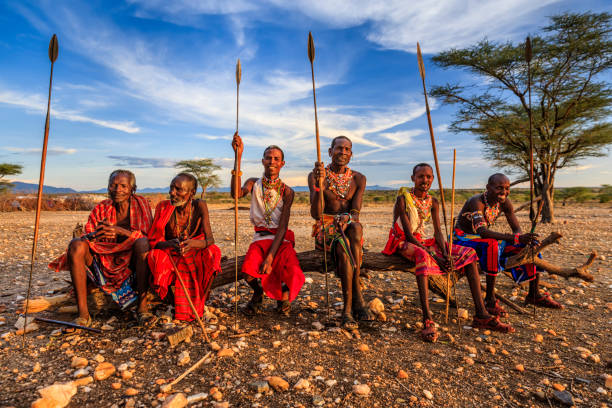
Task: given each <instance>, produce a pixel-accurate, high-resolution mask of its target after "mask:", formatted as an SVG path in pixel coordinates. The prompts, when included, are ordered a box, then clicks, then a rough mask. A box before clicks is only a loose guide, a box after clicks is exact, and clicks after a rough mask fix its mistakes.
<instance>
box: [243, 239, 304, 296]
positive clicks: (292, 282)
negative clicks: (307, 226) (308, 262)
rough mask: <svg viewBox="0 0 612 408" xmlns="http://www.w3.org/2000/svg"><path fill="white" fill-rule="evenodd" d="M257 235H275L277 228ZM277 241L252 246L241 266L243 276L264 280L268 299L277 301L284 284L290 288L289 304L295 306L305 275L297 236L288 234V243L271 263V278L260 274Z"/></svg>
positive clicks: (261, 241) (261, 240)
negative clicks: (296, 242) (297, 246)
mask: <svg viewBox="0 0 612 408" xmlns="http://www.w3.org/2000/svg"><path fill="white" fill-rule="evenodd" d="M255 231H268V232H270V233H272V234H276V228H260V227H255ZM273 241H274V239H260V240H258V241H255V242H252V243H251V245H250V246H249V250H248V251H247V253H246V256H245V257H244V262H243V263H242V272H244V273H246V274H248V275H251V276H252V277H254V278H259V279H261V286H262V287H263V290H264V292H265V293H266V295H268V297H270V298H272V299H276V300H282V298H283V283H284V284H285V285H287V288H289V301H290V302H292V301H293V300H294V299H295V298H296V297H297V295H298V293H300V289H302V286H303V285H304V280H305V278H304V273H303V272H302V268H300V262H299V261H298V259H297V254H296V253H295V249H293V247H294V245H295V235H294V234H293V231H291V230H287V232H286V233H285V239H284V240H283V242H282V243H281V245H280V247H278V251H276V254H275V255H274V260H273V261H272V272H271V273H270V274H268V275H264V274H261V273H259V268H260V267H261V264H262V263H263V261H264V259H265V258H266V255H267V254H268V251H269V250H270V247H271V246H272V242H273Z"/></svg>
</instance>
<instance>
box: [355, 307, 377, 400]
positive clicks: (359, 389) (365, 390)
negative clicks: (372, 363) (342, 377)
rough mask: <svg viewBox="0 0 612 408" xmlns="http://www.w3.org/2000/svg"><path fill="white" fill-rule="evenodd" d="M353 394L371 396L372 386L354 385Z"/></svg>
mask: <svg viewBox="0 0 612 408" xmlns="http://www.w3.org/2000/svg"><path fill="white" fill-rule="evenodd" d="M381 303H382V302H381ZM353 393H354V394H355V395H359V396H360V397H367V396H368V395H370V386H369V385H368V384H355V385H353Z"/></svg>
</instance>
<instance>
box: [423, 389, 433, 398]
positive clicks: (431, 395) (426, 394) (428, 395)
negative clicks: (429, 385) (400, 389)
mask: <svg viewBox="0 0 612 408" xmlns="http://www.w3.org/2000/svg"><path fill="white" fill-rule="evenodd" d="M423 395H424V396H425V398H427V399H428V400H432V399H433V394H432V393H431V391H428V390H423Z"/></svg>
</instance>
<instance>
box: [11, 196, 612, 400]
mask: <svg viewBox="0 0 612 408" xmlns="http://www.w3.org/2000/svg"><path fill="white" fill-rule="evenodd" d="M390 214H391V206H389V205H387V206H370V207H366V208H364V209H363V211H362V221H363V223H364V224H365V241H366V243H365V246H366V248H367V249H368V250H370V251H380V250H381V249H382V247H383V245H384V243H385V241H386V238H387V233H388V228H389V224H390V222H391V215H390ZM86 217H87V213H85V212H52V213H51V212H46V213H43V215H42V220H41V235H40V242H39V250H38V261H37V263H36V267H35V271H34V276H33V287H32V290H33V294H34V295H43V294H50V293H53V292H54V291H57V290H58V289H61V288H64V287H66V280H69V274H68V273H67V272H63V273H61V274H56V273H54V272H52V271H50V270H48V269H47V268H46V263H47V262H48V261H50V260H51V259H53V258H54V257H55V256H57V255H59V254H60V253H61V252H62V251H63V250H64V249H65V247H66V245H67V243H68V241H69V240H70V238H71V234H72V232H71V231H72V228H73V227H74V225H75V224H76V223H77V222H84V221H85V220H86ZM240 217H241V221H240V231H242V235H241V236H240V240H239V251H238V252H239V253H240V254H243V253H244V252H245V251H246V249H247V247H248V244H249V242H250V239H251V227H250V224H249V220H248V212H247V211H240ZM519 218H520V221H521V222H522V223H523V225H524V229H527V218H526V214H525V213H522V214H521V216H520V217H519ZM33 219H34V214H33V213H0V334H4V333H9V332H14V330H15V329H14V327H13V325H14V323H15V321H16V318H17V315H16V312H15V311H16V309H17V307H18V305H19V304H20V303H21V300H20V299H21V297H23V296H25V292H26V286H27V276H28V272H29V256H30V255H29V254H30V251H31V235H32V231H33V227H32V224H33ZM500 221H501V225H502V226H503V222H504V221H503V220H500ZM211 223H212V225H213V232H214V234H215V239H216V241H217V244H218V245H219V246H220V248H221V251H222V253H223V254H224V255H228V256H229V257H232V256H233V253H234V248H233V211H232V210H231V209H230V208H228V206H227V205H213V206H211ZM311 224H312V222H311V219H310V217H309V213H308V208H307V207H305V206H299V207H297V208H294V210H293V213H292V220H291V225H290V228H292V229H293V230H294V232H295V234H296V249H297V250H298V251H305V250H310V249H313V244H312V240H311V238H310V231H311ZM610 225H612V210H611V209H610V207H609V206H598V205H589V206H586V205H585V206H571V207H561V206H559V207H558V208H557V223H556V224H555V225H543V226H541V227H539V232H540V233H541V234H543V235H544V234H546V233H548V232H551V231H554V230H558V231H560V232H562V233H563V234H564V235H565V238H564V239H563V240H562V245H556V246H555V247H552V248H550V249H548V250H547V251H545V253H544V256H545V257H546V258H547V259H549V260H551V261H553V262H555V263H558V264H564V265H577V264H580V263H582V262H584V260H585V259H586V257H587V255H588V254H589V253H590V250H591V249H595V250H597V251H598V253H599V255H600V257H599V258H598V260H597V261H596V263H595V264H594V265H593V268H592V272H593V273H594V275H595V277H596V281H595V282H594V283H590V284H589V283H584V282H581V281H578V280H575V279H572V280H570V281H565V280H562V279H555V277H554V276H553V277H551V276H548V275H546V274H544V276H543V282H544V283H545V284H546V286H547V287H548V288H547V290H548V291H550V292H551V293H552V294H553V295H554V296H555V297H556V298H558V299H559V300H560V301H561V302H562V303H564V304H565V306H566V309H565V310H563V311H550V310H543V309H538V310H537V313H536V314H535V316H534V315H517V314H515V313H511V314H510V316H509V318H508V319H507V320H508V321H509V322H510V323H511V324H512V325H513V326H514V327H515V328H516V330H517V331H516V333H514V334H511V335H502V334H497V333H487V332H482V331H478V330H474V329H471V328H469V323H470V321H471V319H469V320H467V321H465V320H462V321H460V324H459V325H457V324H453V323H449V324H448V325H445V324H444V323H443V322H444V317H443V313H444V303H437V302H436V301H435V299H434V303H433V304H432V308H433V311H434V313H435V314H436V320H437V322H438V323H440V326H441V327H440V332H441V334H442V335H441V337H440V341H439V342H438V343H436V344H425V343H423V342H421V340H420V339H419V336H418V331H419V328H418V322H419V320H420V313H419V310H420V309H419V305H418V299H417V298H416V284H415V281H414V277H413V276H412V275H410V274H406V273H402V272H380V271H371V272H370V279H369V281H368V282H367V289H366V290H365V297H366V300H370V299H373V298H374V297H378V298H379V299H381V300H382V301H383V303H384V305H385V308H386V313H387V318H388V320H387V321H386V322H375V323H372V324H369V325H363V326H362V327H361V328H360V331H359V332H358V333H354V334H350V333H346V332H343V331H340V330H338V329H336V328H320V327H319V328H317V326H318V325H317V322H323V323H324V322H325V320H326V317H325V301H324V293H325V286H324V278H323V275H322V274H320V273H315V272H309V273H307V274H306V275H307V277H308V278H310V279H307V281H308V282H309V283H307V284H306V285H305V286H304V288H303V289H302V292H301V294H300V296H299V297H298V299H297V300H296V302H295V303H294V305H293V310H292V316H291V317H290V318H288V319H286V318H285V319H284V318H279V317H278V316H277V315H276V314H275V313H274V311H273V307H274V306H275V304H274V302H273V301H270V300H268V301H267V302H266V308H267V311H266V314H265V315H264V316H263V317H261V318H258V319H247V318H244V317H242V316H240V317H239V325H240V327H241V328H242V329H243V330H244V331H245V332H247V333H250V332H253V331H257V332H256V333H255V334H252V335H247V336H243V337H240V336H238V337H231V336H232V334H233V332H232V330H231V329H227V328H228V327H230V328H231V326H232V325H233V320H234V319H233V303H232V301H231V296H232V295H233V292H232V291H233V288H228V287H225V288H218V289H216V290H215V291H214V292H213V293H212V296H211V300H210V302H209V304H210V305H212V306H214V307H215V311H214V312H215V314H216V315H217V316H216V317H215V316H213V315H212V314H211V315H209V318H211V319H212V320H211V321H209V322H208V324H209V325H210V331H211V332H212V333H213V335H214V336H216V339H215V341H216V342H217V343H218V344H219V345H220V346H221V347H222V348H229V349H232V348H233V351H234V355H233V356H230V357H217V356H216V353H213V354H212V357H211V358H210V359H209V360H207V361H206V362H205V363H204V365H202V366H201V367H200V368H199V369H198V370H196V371H195V372H193V373H192V374H190V375H189V376H188V377H186V378H185V379H183V380H182V381H181V382H180V383H179V384H178V385H177V386H175V387H174V389H173V390H175V391H176V392H183V393H185V395H187V396H189V395H195V394H198V393H205V394H207V396H206V398H204V399H203V400H201V401H200V402H196V403H194V404H193V405H192V406H213V405H214V404H217V406H224V405H223V403H225V402H227V403H228V404H229V406H236V407H243V406H253V407H266V406H267V407H285V406H287V407H297V406H333V407H341V406H342V407H344V406H354V407H391V406H398V407H399V406H452V407H466V406H468V407H469V406H478V407H480V406H487V407H488V406H500V407H502V406H503V407H507V406H509V407H511V406H544V407H547V406H560V403H559V402H558V401H556V400H555V398H554V396H553V391H554V387H556V388H559V389H560V388H563V387H564V388H565V390H566V391H567V393H568V394H571V395H572V396H573V399H574V404H575V405H576V406H593V407H600V406H605V404H609V405H610V404H611V402H612V397H611V395H612V389H610V388H606V386H605V379H604V376H605V375H606V374H612V363H611V361H612V347H611V345H610V339H611V338H612V329H611V328H612V324H611V323H612V296H611V288H612V272H611V269H612V268H611V267H612V261H611V259H612V250H611V249H610V245H611V244H612V230H611V228H610ZM330 276H331V275H330ZM330 282H331V288H332V300H333V303H334V307H335V309H336V310H339V307H340V301H341V294H340V289H339V281H338V280H337V279H335V278H331V280H330ZM230 286H232V285H230ZM499 290H500V292H501V293H503V294H505V295H506V296H508V297H513V299H515V300H516V301H517V303H518V302H520V301H521V299H522V297H523V296H524V293H525V292H524V291H523V288H518V287H515V286H514V285H513V283H512V282H511V281H510V279H508V278H506V277H501V278H500V280H499ZM240 294H241V295H242V296H241V299H240V302H241V303H243V304H244V303H245V302H246V299H247V297H248V296H249V295H250V292H249V288H248V287H247V286H245V285H241V286H240ZM458 296H459V303H460V306H461V307H463V308H466V309H468V310H469V312H470V315H471V314H472V313H473V307H472V306H471V300H470V296H469V292H468V290H467V283H466V282H465V281H464V280H463V281H460V282H459V286H458ZM164 310H165V307H159V308H158V313H160V314H161V312H163V311H164ZM454 313H455V312H454V311H452V314H453V315H454ZM40 315H41V316H45V317H50V318H56V319H63V320H69V319H71V318H72V316H70V315H60V314H57V313H56V312H53V311H46V312H43V313H41V314H40ZM113 316H114V317H113ZM109 319H114V321H111V322H110V323H109V325H110V326H112V328H113V330H111V331H105V332H104V333H103V334H101V335H98V334H88V333H79V334H77V335H71V336H70V335H61V336H55V333H54V332H53V330H54V329H56V327H53V326H46V325H43V324H41V327H40V329H39V330H37V331H35V332H33V333H31V334H28V337H27V340H26V343H25V348H24V347H22V339H21V337H18V336H15V335H11V334H8V335H6V334H4V335H3V340H0V362H1V366H2V368H3V369H2V370H1V371H0V384H1V388H2V390H3V392H2V393H0V406H20V407H21V406H30V404H31V402H32V401H34V400H35V399H36V398H38V396H39V395H38V393H37V389H39V388H42V387H44V386H47V385H50V384H53V383H55V382H68V381H70V380H72V379H73V377H74V373H75V371H76V370H77V368H73V367H71V361H72V359H73V357H74V356H78V357H83V358H85V359H87V360H88V361H87V362H86V364H87V366H88V367H89V368H86V370H90V371H92V372H93V369H94V368H95V367H96V366H97V365H98V362H96V361H95V358H96V356H102V357H104V359H105V360H106V361H107V362H111V363H112V364H113V365H114V366H115V367H117V368H119V367H120V366H121V364H124V363H126V364H128V370H127V371H130V373H131V374H132V376H131V378H127V377H129V375H125V376H124V378H122V377H121V376H120V375H119V374H116V375H113V376H112V377H111V378H109V379H106V380H103V381H94V382H92V383H90V384H87V385H84V386H79V387H78V392H77V394H76V395H75V396H74V397H73V398H72V401H71V403H70V405H69V406H71V407H77V406H92V407H98V406H113V405H114V406H117V407H120V406H128V407H129V406H137V407H138V406H157V405H161V404H163V401H164V399H165V398H166V397H167V395H166V394H163V393H160V385H159V383H161V382H163V381H171V380H172V379H173V378H176V377H177V376H178V375H179V374H180V373H181V372H183V371H184V370H185V369H186V367H188V366H189V364H191V363H193V362H195V361H197V360H198V359H200V358H201V357H202V356H204V355H205V353H206V352H207V351H208V350H209V346H207V345H205V344H204V343H202V341H201V337H200V335H199V333H200V332H199V329H197V330H196V329H195V327H196V326H193V327H194V331H195V332H196V335H195V336H194V337H193V338H192V339H191V342H190V343H181V344H180V345H178V346H176V347H174V348H170V347H169V344H168V342H167V341H166V340H165V339H163V338H161V339H159V340H158V339H156V336H157V335H156V334H154V333H156V332H159V333H161V332H169V331H172V330H175V329H176V327H177V326H176V325H174V324H173V323H168V324H162V323H161V320H160V322H159V323H158V324H157V325H156V326H155V327H153V328H148V329H143V328H140V327H135V323H134V321H133V319H132V316H131V314H130V313H122V314H121V313H115V314H112V313H110V312H108V313H103V314H101V315H98V316H97V317H96V321H95V326H97V327H100V326H102V325H103V324H105V323H107V321H108V320H109ZM332 319H333V320H334V321H336V320H337V318H334V317H333V318H332ZM215 320H216V321H215ZM460 326H465V327H464V328H462V329H461V328H460ZM577 347H580V348H579V349H576V348H577ZM183 351H188V353H189V354H190V358H191V363H189V364H187V365H184V366H179V365H178V359H179V355H180V353H181V352H183ZM98 359H99V357H98ZM518 364H521V365H522V366H523V368H524V371H519V370H517V368H516V366H517V365H518ZM399 370H403V371H404V372H405V374H406V376H405V377H406V378H398V372H399ZM271 375H272V376H279V377H281V378H283V379H284V380H286V381H287V382H288V383H289V387H290V388H289V390H288V391H285V392H278V391H272V390H270V391H267V392H266V391H265V388H266V387H264V386H263V385H262V384H264V383H265V381H264V382H262V381H263V379H264V378H265V377H267V376H271ZM402 376H403V375H402ZM300 379H302V380H305V381H307V382H308V387H306V388H305V389H299V390H298V389H296V388H294V385H295V384H296V383H298V380H300ZM258 381H259V382H262V384H259V386H260V389H259V390H257V389H256V388H257V385H256V384H257V382H258ZM85 382H86V381H85ZM302 383H303V382H302ZM111 384H115V385H114V387H119V388H118V389H115V388H113V386H112V385H111ZM357 384H367V385H368V386H369V389H370V392H369V395H367V396H359V395H357V394H356V393H355V392H354V390H353V387H354V385H357ZM264 385H265V384H264ZM609 385H610V384H609ZM215 391H217V392H218V393H216V392H215ZM258 391H260V392H258ZM538 392H540V393H541V394H539V396H538V395H537V393H538ZM217 400H218V401H220V402H217Z"/></svg>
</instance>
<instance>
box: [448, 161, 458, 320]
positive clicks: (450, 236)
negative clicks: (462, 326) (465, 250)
mask: <svg viewBox="0 0 612 408" xmlns="http://www.w3.org/2000/svg"><path fill="white" fill-rule="evenodd" d="M456 163H457V150H455V149H453V184H452V186H453V187H452V190H451V210H450V219H451V227H450V231H451V232H450V234H448V248H449V250H448V258H449V259H450V264H451V270H450V271H449V273H448V274H446V314H445V316H444V318H445V323H448V307H449V304H450V277H451V274H454V271H455V264H454V263H453V228H454V225H455V223H454V219H455V167H456ZM455 306H456V309H457V316H459V312H458V311H459V306H458V305H457V296H455ZM457 321H459V318H458V317H457Z"/></svg>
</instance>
